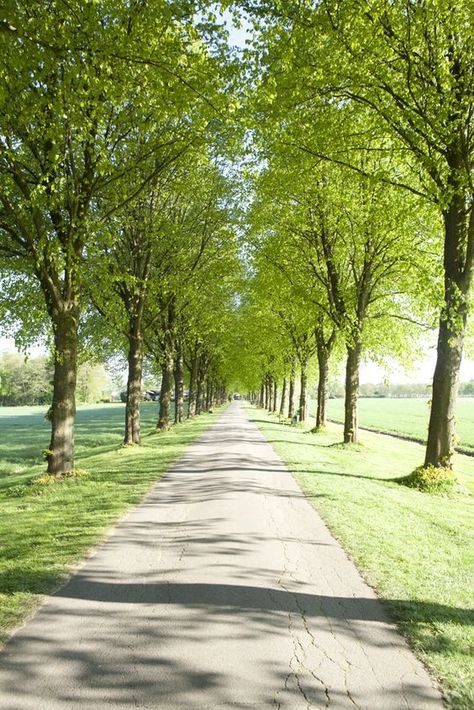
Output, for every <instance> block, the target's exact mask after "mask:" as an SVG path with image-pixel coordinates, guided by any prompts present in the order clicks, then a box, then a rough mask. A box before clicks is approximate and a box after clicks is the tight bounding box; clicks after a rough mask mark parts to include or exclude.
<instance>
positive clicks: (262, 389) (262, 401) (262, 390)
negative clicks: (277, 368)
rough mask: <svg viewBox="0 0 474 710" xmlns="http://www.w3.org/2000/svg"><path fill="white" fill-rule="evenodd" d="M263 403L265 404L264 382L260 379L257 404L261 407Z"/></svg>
mask: <svg viewBox="0 0 474 710" xmlns="http://www.w3.org/2000/svg"><path fill="white" fill-rule="evenodd" d="M264 404H265V384H264V382H263V380H262V384H261V385H260V399H259V402H258V406H259V407H261V408H262V409H263V407H264Z"/></svg>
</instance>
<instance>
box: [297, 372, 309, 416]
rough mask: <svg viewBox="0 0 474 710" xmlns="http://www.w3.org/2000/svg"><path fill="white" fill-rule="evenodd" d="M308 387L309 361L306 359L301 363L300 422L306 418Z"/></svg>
mask: <svg viewBox="0 0 474 710" xmlns="http://www.w3.org/2000/svg"><path fill="white" fill-rule="evenodd" d="M307 387H308V363H307V361H306V360H304V361H303V362H302V363H301V388H300V404H299V418H300V422H304V421H305V420H306V390H307Z"/></svg>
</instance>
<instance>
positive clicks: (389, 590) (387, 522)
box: [250, 409, 474, 710]
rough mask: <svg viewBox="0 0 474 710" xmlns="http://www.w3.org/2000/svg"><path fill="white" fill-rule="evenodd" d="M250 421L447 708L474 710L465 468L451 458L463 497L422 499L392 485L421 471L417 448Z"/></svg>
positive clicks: (472, 484)
mask: <svg viewBox="0 0 474 710" xmlns="http://www.w3.org/2000/svg"><path fill="white" fill-rule="evenodd" d="M250 414H251V416H252V417H253V420H254V421H255V423H256V424H257V425H258V426H259V427H260V429H261V430H262V432H263V434H264V435H265V436H266V438H267V439H268V441H269V442H270V443H271V444H272V446H273V447H274V448H275V450H276V451H277V452H278V454H279V455H280V456H281V458H282V459H283V461H285V463H286V464H287V466H288V468H289V469H290V470H291V471H293V472H294V474H295V477H296V479H297V481H298V482H299V484H300V486H301V487H302V489H303V491H304V492H305V494H306V495H307V496H308V498H309V500H310V502H311V503H312V505H314V507H315V508H317V509H318V511H319V512H320V513H321V514H322V516H323V518H324V520H325V521H326V523H327V524H328V525H329V527H330V529H331V530H332V532H333V533H334V534H335V535H336V537H337V538H338V539H339V540H340V541H341V543H342V544H343V546H344V548H345V549H346V550H347V552H348V553H349V554H350V556H351V557H352V559H353V560H354V561H355V563H356V564H357V566H358V568H359V569H360V570H361V571H362V573H363V574H364V576H365V578H366V579H367V581H368V582H369V584H371V585H372V586H373V587H374V588H375V589H376V590H377V592H378V593H379V594H380V596H381V597H382V598H383V599H385V600H386V603H387V605H388V607H389V610H390V612H391V614H392V616H393V618H394V619H395V620H396V621H397V623H398V625H399V627H400V629H401V630H402V631H403V633H404V634H405V635H406V636H407V638H408V640H409V642H410V644H411V646H412V647H413V648H414V649H415V651H416V652H417V654H418V655H419V657H421V659H422V660H423V661H424V662H425V663H426V665H427V666H428V668H429V669H430V670H431V672H432V673H433V675H434V676H435V677H437V678H438V679H439V680H440V682H441V684H442V686H443V687H444V689H445V692H446V694H447V697H448V702H449V704H450V706H451V707H452V708H457V709H458V710H460V709H461V708H462V709H463V710H467V709H468V708H469V709H470V708H473V707H474V684H473V682H474V668H473V663H472V658H473V655H472V654H473V651H474V632H473V624H474V610H473V608H472V589H473V588H474V579H473V573H474V545H473V540H472V531H473V530H474V497H473V495H472V493H474V460H473V459H472V458H469V457H467V456H457V457H456V460H455V466H456V470H457V474H458V478H459V479H460V482H461V483H462V485H463V487H464V488H465V489H466V491H471V495H468V494H456V495H450V496H442V495H430V494H427V493H423V492H420V491H418V490H416V489H411V488H407V487H406V486H401V485H399V483H397V479H400V478H402V477H403V476H406V475H408V474H409V473H410V472H411V471H413V469H414V468H415V467H416V466H417V465H419V464H420V462H421V460H422V458H423V449H422V447H421V446H420V445H418V444H414V443H411V442H405V441H401V440H398V439H393V438H391V437H386V436H381V435H377V434H372V433H370V432H363V433H362V438H363V443H362V445H358V446H347V445H343V444H340V443H339V442H340V441H341V438H342V437H341V427H339V426H337V425H330V426H329V428H328V430H327V431H326V432H324V433H321V434H311V433H310V432H309V431H305V430H303V429H301V428H299V427H296V428H293V427H289V426H287V425H284V424H279V423H278V422H277V421H276V420H275V418H274V417H272V416H271V415H268V414H266V413H264V412H263V411H262V410H255V409H251V410H250Z"/></svg>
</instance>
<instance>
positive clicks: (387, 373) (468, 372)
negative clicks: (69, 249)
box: [0, 337, 474, 384]
mask: <svg viewBox="0 0 474 710" xmlns="http://www.w3.org/2000/svg"><path fill="white" fill-rule="evenodd" d="M5 352H17V351H16V348H15V343H14V342H13V340H11V339H9V338H1V337H0V354H2V353H5ZM45 352H46V351H45V349H44V346H36V347H32V348H31V349H30V351H29V354H30V355H31V356H32V357H35V356H39V355H44V354H45ZM435 362H436V351H435V346H434V344H433V345H432V346H431V347H428V348H427V354H426V357H424V358H423V359H422V360H420V361H419V362H417V363H414V365H413V367H412V368H410V369H409V370H404V369H403V368H401V367H397V365H396V363H394V366H393V368H390V369H388V368H384V367H380V365H378V364H376V363H374V362H370V361H369V362H366V363H363V364H362V366H361V371H360V381H361V384H369V383H370V384H380V383H381V382H384V381H385V379H388V381H389V382H391V383H392V384H407V383H425V382H426V383H428V382H431V380H432V378H433V372H434V367H435ZM341 375H342V368H341ZM473 379H474V360H470V359H468V358H464V361H463V363H462V365H461V382H469V380H473Z"/></svg>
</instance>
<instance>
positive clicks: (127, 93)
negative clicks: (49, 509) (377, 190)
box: [0, 0, 238, 475]
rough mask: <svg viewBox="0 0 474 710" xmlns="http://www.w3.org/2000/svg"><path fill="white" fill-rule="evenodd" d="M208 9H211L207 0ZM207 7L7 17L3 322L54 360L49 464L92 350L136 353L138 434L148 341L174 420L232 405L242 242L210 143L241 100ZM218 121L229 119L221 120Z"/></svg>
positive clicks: (0, 242)
mask: <svg viewBox="0 0 474 710" xmlns="http://www.w3.org/2000/svg"><path fill="white" fill-rule="evenodd" d="M209 5H211V4H209ZM205 6H206V3H204V4H203V3H200V2H192V1H191V2H186V3H178V2H176V3H175V2H168V1H167V0H155V1H154V2H151V3H143V2H140V1H139V0H136V1H135V0H132V1H131V2H128V3H117V2H116V1H115V0H99V2H83V1H82V0H71V2H68V3H64V2H60V1H59V0H58V1H57V0H52V2H49V3H47V4H42V3H25V2H22V1H21V0H6V2H5V3H4V4H3V7H2V16H3V18H4V19H3V20H2V21H1V25H0V29H1V31H0V52H1V54H2V57H3V61H2V66H1V68H0V78H1V84H2V90H1V92H0V267H1V272H0V276H1V294H2V296H1V311H2V312H1V317H2V318H1V320H2V324H3V326H4V328H5V327H7V326H9V327H10V329H11V330H12V331H13V332H14V333H15V336H16V338H17V341H19V342H20V343H28V342H29V341H30V340H34V339H36V338H37V337H38V336H39V335H40V334H42V333H46V336H47V337H49V338H50V341H51V347H52V352H53V355H54V368H53V369H54V372H53V399H52V405H51V411H50V419H51V425H52V433H51V442H50V446H49V450H48V471H49V472H50V473H52V474H56V475H61V474H63V473H64V472H67V471H70V470H72V469H73V467H74V421H75V402H76V387H77V365H78V357H79V356H80V355H81V353H82V352H84V351H85V350H86V351H87V348H89V349H90V350H93V351H94V352H95V354H97V353H98V352H99V354H100V353H101V352H102V351H105V352H110V351H112V352H115V351H117V350H120V349H124V350H125V352H126V354H127V360H128V385H127V405H126V422H125V437H124V440H125V442H126V443H139V441H140V418H139V402H140V399H141V396H140V387H141V375H142V367H143V359H144V356H145V353H148V354H149V356H150V357H151V358H153V359H154V360H155V361H156V362H157V363H158V365H159V367H160V369H161V370H162V383H163V384H162V397H161V404H162V408H161V414H160V419H159V422H158V428H159V429H160V430H164V429H166V428H167V427H168V426H169V420H170V412H169V401H170V398H171V396H170V393H171V387H172V384H173V378H174V379H175V381H176V383H177V384H176V387H177V393H178V394H177V398H176V409H177V419H178V421H180V420H181V418H182V401H183V377H184V375H183V371H184V363H187V364H188V367H189V370H190V373H191V375H190V377H191V383H190V392H191V394H190V397H191V401H190V412H191V414H192V413H194V412H199V410H200V409H201V408H202V407H203V406H205V405H206V404H208V403H209V402H211V401H212V400H214V399H215V398H220V399H222V397H223V395H224V389H225V383H224V382H223V379H222V374H221V371H220V361H221V353H222V348H223V347H224V345H223V338H222V335H223V333H225V323H226V317H227V313H228V311H229V308H230V305H231V302H232V289H233V279H234V278H235V274H236V273H237V271H238V269H237V266H236V246H235V240H234V238H233V235H232V233H231V231H230V226H229V225H230V224H231V219H230V218H229V212H230V201H231V195H230V192H229V188H228V185H227V180H226V179H225V177H223V173H222V170H221V169H220V166H219V161H218V158H217V156H216V154H215V151H214V148H213V146H214V145H215V143H216V141H217V137H218V131H219V126H220V125H221V124H222V119H219V117H220V116H221V117H222V116H224V115H228V114H229V112H230V110H231V107H230V105H229V104H230V99H229V98H228V97H227V96H226V94H225V89H226V88H227V86H228V81H229V79H228V76H227V73H226V69H225V66H224V63H223V60H222V57H223V51H224V45H223V42H222V37H221V31H220V30H219V27H218V26H217V25H216V23H215V18H214V17H213V15H212V13H211V12H208V11H207V10H206V7H205ZM219 121H220V122H219Z"/></svg>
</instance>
